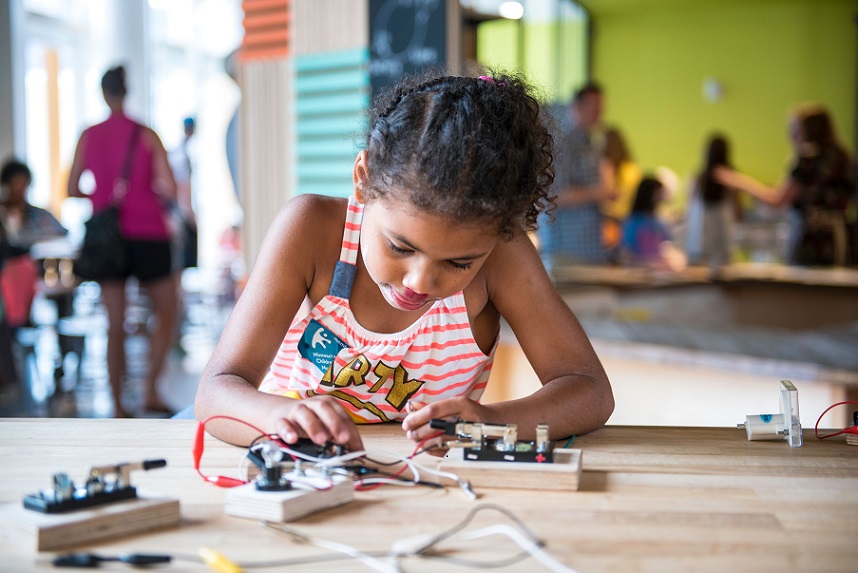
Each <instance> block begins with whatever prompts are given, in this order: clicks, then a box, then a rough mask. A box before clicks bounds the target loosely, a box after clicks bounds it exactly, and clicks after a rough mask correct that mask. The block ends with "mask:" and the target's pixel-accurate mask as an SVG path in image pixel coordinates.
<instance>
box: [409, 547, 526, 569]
mask: <svg viewBox="0 0 858 573" xmlns="http://www.w3.org/2000/svg"><path fill="white" fill-rule="evenodd" d="M415 557H419V558H421V559H426V560H427V561H428V560H432V561H444V562H445V563H451V564H453V565H461V566H462V567H470V568H472V569H500V568H502V567H509V566H510V565H515V564H516V563H521V562H522V561H524V560H525V559H527V558H528V557H531V555H530V553H528V552H527V551H522V552H521V553H519V554H517V555H513V556H512V557H507V558H506V559H498V560H497V561H473V560H471V559H462V558H460V557H448V556H446V555H440V554H437V553H421V554H419V555H416V556H415Z"/></svg>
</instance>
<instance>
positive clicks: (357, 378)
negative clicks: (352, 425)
mask: <svg viewBox="0 0 858 573" xmlns="http://www.w3.org/2000/svg"><path fill="white" fill-rule="evenodd" d="M362 218H363V205H361V204H360V203H358V202H357V201H356V200H355V199H354V198H353V197H350V198H349V205H348V214H347V217H346V227H345V232H344V234H343V244H342V250H341V251H340V260H339V262H338V263H337V265H336V267H335V270H334V278H333V280H332V281H331V289H330V292H329V293H328V295H327V296H326V297H324V298H323V299H322V300H321V301H319V303H318V304H317V305H316V306H315V307H314V308H313V309H312V311H310V313H309V314H308V315H307V316H305V317H303V318H300V317H298V318H296V319H295V320H294V321H293V323H292V325H291V327H290V328H289V332H288V333H287V334H286V337H285V338H284V340H283V342H282V344H281V345H280V349H279V350H278V351H277V356H276V357H275V358H274V361H273V362H272V364H271V366H270V368H269V370H268V373H267V374H266V375H265V378H264V379H263V381H262V384H261V385H260V387H259V389H260V390H261V391H263V392H268V393H271V394H281V395H284V396H288V397H291V398H296V399H301V398H309V397H312V396H316V395H319V394H328V395H330V396H333V397H335V398H337V399H338V400H339V401H340V403H341V404H342V405H343V406H344V407H345V409H346V411H348V412H349V414H350V415H351V417H352V419H354V420H355V421H356V422H358V423H373V422H390V421H394V420H402V419H403V418H405V415H406V411H405V406H406V404H407V403H408V401H409V400H412V399H413V400H415V401H418V402H426V403H430V402H437V401H439V400H443V399H445V398H452V397H456V396H467V397H468V398H470V399H472V400H479V398H480V396H482V394H483V390H485V387H486V384H487V383H488V379H489V373H490V372H491V367H492V361H493V358H494V353H495V349H496V348H497V340H495V343H494V345H493V347H492V350H491V352H489V354H488V355H486V354H484V353H483V351H482V350H480V347H479V346H478V345H477V342H476V341H475V340H474V335H473V333H472V332H471V325H470V321H469V320H468V310H467V308H466V307H465V296H464V293H463V292H461V291H460V292H458V293H456V294H454V295H452V296H450V297H448V298H445V299H443V300H440V301H437V302H435V304H434V305H432V307H431V308H430V309H429V310H428V311H427V312H426V313H425V314H424V315H423V316H421V317H420V318H419V319H417V321H416V322H414V323H413V324H412V325H411V326H409V327H408V328H406V329H405V330H403V331H401V332H395V333H392V334H379V333H376V332H371V331H369V330H367V329H365V328H363V327H362V326H361V325H360V324H358V322H357V321H356V320H355V318H354V315H353V314H352V311H351V307H350V306H349V296H350V295H351V289H352V285H353V283H354V277H355V273H356V270H357V266H356V263H357V257H358V256H359V253H358V245H359V238H360V230H361V220H362Z"/></svg>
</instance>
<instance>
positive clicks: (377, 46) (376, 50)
mask: <svg viewBox="0 0 858 573" xmlns="http://www.w3.org/2000/svg"><path fill="white" fill-rule="evenodd" d="M446 4H447V2H446V0H370V2H369V45H370V62H369V70H370V81H371V83H372V93H373V95H375V94H376V93H378V90H380V89H381V88H383V87H385V86H388V85H391V84H394V83H396V82H397V81H398V80H399V79H400V78H401V77H402V76H403V75H405V74H411V73H420V72H422V71H424V70H426V69H429V68H433V67H441V68H443V67H445V64H446V61H447V49H446V30H447V7H446Z"/></svg>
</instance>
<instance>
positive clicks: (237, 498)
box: [223, 476, 355, 523]
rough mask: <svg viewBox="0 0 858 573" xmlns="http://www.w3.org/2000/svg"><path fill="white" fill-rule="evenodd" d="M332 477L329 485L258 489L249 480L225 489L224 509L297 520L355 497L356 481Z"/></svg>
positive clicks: (265, 518)
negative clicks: (317, 488) (283, 489)
mask: <svg viewBox="0 0 858 573" xmlns="http://www.w3.org/2000/svg"><path fill="white" fill-rule="evenodd" d="M333 480H334V482H333V485H332V486H331V487H330V489H320V490H305V489H290V490H287V491H259V490H258V489H256V485H255V484H253V483H249V484H247V485H243V486H240V487H236V488H233V489H230V490H229V491H228V492H227V493H226V495H225V496H224V504H223V511H224V513H226V514H227V515H233V516H235V517H246V518H249V519H258V520H261V521H276V522H278V523H284V522H287V521H295V520H296V519H300V518H302V517H304V516H306V515H309V514H311V513H315V512H317V511H321V510H323V509H328V508H330V507H336V506H338V505H343V504H344V503H348V502H350V501H352V500H353V499H354V496H355V494H354V491H355V489H354V482H353V481H352V480H351V479H349V478H346V477H344V476H334V477H333Z"/></svg>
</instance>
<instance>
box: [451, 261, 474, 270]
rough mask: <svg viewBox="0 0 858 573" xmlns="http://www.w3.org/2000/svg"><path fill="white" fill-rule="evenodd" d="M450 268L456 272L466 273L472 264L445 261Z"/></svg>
mask: <svg viewBox="0 0 858 573" xmlns="http://www.w3.org/2000/svg"><path fill="white" fill-rule="evenodd" d="M447 262H448V263H449V264H450V266H451V267H453V268H454V269H456V270H457V271H466V270H468V269H470V268H471V267H472V266H473V264H474V263H457V262H456V261H447Z"/></svg>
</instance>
